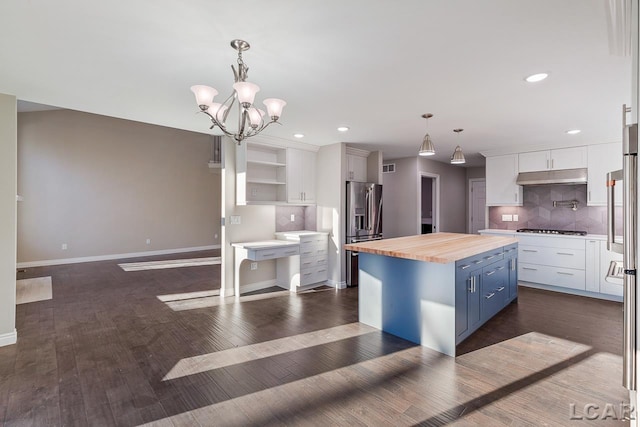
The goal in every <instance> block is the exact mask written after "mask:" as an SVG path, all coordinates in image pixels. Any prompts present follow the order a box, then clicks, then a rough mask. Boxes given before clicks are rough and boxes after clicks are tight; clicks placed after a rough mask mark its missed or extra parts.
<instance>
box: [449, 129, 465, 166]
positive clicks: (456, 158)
mask: <svg viewBox="0 0 640 427" xmlns="http://www.w3.org/2000/svg"><path fill="white" fill-rule="evenodd" d="M463 130H464V129H454V130H453V131H454V132H455V133H457V134H458V135H460V132H462V131H463ZM458 138H460V137H459V136H458ZM463 163H466V160H465V159H464V154H462V148H460V146H459V145H458V146H456V149H455V150H454V151H453V154H452V155H451V164H452V165H461V164H463Z"/></svg>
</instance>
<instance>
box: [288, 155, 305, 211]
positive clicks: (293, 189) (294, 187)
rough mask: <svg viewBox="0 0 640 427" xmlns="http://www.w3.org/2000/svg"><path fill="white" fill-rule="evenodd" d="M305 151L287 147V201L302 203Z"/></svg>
mask: <svg viewBox="0 0 640 427" xmlns="http://www.w3.org/2000/svg"><path fill="white" fill-rule="evenodd" d="M303 155H304V151H302V150H297V149H295V148H288V149H287V202H289V203H302V179H301V176H302V167H303V166H302V162H303Z"/></svg>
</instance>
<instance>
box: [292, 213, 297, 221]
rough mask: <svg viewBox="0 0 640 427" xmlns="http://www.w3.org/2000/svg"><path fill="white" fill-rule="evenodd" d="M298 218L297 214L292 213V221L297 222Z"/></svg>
mask: <svg viewBox="0 0 640 427" xmlns="http://www.w3.org/2000/svg"><path fill="white" fill-rule="evenodd" d="M295 220H296V214H291V222H295Z"/></svg>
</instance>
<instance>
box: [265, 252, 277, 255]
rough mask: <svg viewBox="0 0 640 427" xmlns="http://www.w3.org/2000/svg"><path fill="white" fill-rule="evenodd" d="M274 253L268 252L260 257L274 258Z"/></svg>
mask: <svg viewBox="0 0 640 427" xmlns="http://www.w3.org/2000/svg"><path fill="white" fill-rule="evenodd" d="M275 254H276V253H275V252H269V253H266V254H262V256H274V255H275Z"/></svg>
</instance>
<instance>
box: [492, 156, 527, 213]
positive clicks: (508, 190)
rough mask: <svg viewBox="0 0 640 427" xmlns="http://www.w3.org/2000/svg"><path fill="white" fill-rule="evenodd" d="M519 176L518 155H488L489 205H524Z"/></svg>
mask: <svg viewBox="0 0 640 427" xmlns="http://www.w3.org/2000/svg"><path fill="white" fill-rule="evenodd" d="M517 178H518V155H517V154H507V155H504V156H492V157H487V161H486V179H487V206H522V186H520V185H518V184H516V179H517Z"/></svg>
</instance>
